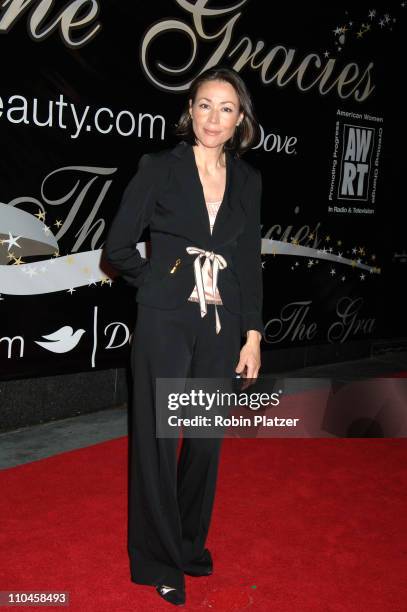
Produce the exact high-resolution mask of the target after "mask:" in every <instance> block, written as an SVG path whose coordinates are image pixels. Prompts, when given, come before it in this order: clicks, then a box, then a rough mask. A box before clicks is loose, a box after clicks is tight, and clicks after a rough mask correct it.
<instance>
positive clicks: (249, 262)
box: [104, 142, 264, 335]
mask: <svg viewBox="0 0 407 612" xmlns="http://www.w3.org/2000/svg"><path fill="white" fill-rule="evenodd" d="M261 192H262V180H261V174H260V171H259V170H258V169H256V168H254V167H253V166H251V165H250V164H248V163H247V162H245V161H243V160H242V159H239V158H236V157H234V156H233V155H232V154H231V153H230V152H229V151H227V152H226V189H225V195H224V198H223V201H222V203H221V205H220V208H219V211H218V214H217V216H216V220H215V224H214V227H213V233H212V234H211V232H210V226H209V217H208V212H207V209H206V204H205V197H204V192H203V188H202V183H201V180H200V177H199V172H198V167H197V165H196V161H195V156H194V152H193V148H192V146H191V145H189V144H187V143H186V142H181V143H179V144H178V145H176V146H175V147H174V148H172V149H164V150H161V151H158V152H156V153H149V154H144V155H143V156H142V157H141V159H140V161H139V165H138V170H137V173H136V174H135V176H134V177H133V178H132V179H131V181H130V182H129V184H128V186H127V188H126V190H125V192H124V195H123V198H122V201H121V204H120V208H119V210H118V212H117V214H116V216H115V218H114V220H113V223H112V225H111V228H110V230H109V232H108V236H107V240H106V243H105V248H104V252H105V257H106V260H107V261H108V262H109V263H110V264H111V265H112V266H113V267H114V268H115V269H116V270H117V271H118V272H119V273H120V275H121V276H122V277H123V278H124V279H125V280H126V281H127V282H128V283H129V284H130V285H132V286H133V287H137V288H138V291H137V296H136V300H137V302H139V303H142V304H146V305H149V306H154V307H156V308H163V309H172V308H176V307H177V306H178V305H180V304H182V303H183V302H185V301H186V300H187V299H188V297H189V295H190V293H191V292H192V290H193V288H194V285H195V277H194V268H193V263H194V259H195V258H196V255H190V254H188V253H187V251H186V247H187V246H196V247H198V248H202V249H205V250H207V251H214V252H215V253H219V254H220V255H222V256H223V257H224V258H225V259H226V262H227V267H226V268H224V269H222V270H219V272H218V283H217V285H218V290H219V293H220V296H221V299H222V303H223V305H224V306H225V308H226V309H227V310H230V311H231V312H233V313H237V314H240V315H241V332H242V335H244V334H245V332H246V331H247V330H249V329H256V330H258V331H260V332H261V333H263V329H264V326H263V320H262V302H263V284H262V266H261V232H260V229H261V227H260V204H261ZM147 226H149V229H150V236H151V247H152V254H151V257H150V258H148V259H145V258H143V257H141V255H140V253H139V251H138V250H137V248H136V244H137V242H138V241H139V239H140V236H141V234H142V232H143V231H144V229H145V228H146V227H147ZM177 259H180V262H179V263H178V265H177V266H176V269H175V271H174V272H173V273H171V272H170V271H171V269H173V267H174V265H175V263H176V260H177ZM202 262H203V259H201V263H202Z"/></svg>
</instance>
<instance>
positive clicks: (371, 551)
mask: <svg viewBox="0 0 407 612" xmlns="http://www.w3.org/2000/svg"><path fill="white" fill-rule="evenodd" d="M126 453H127V437H126V438H120V439H118V440H114V441H112V442H106V443H104V444H98V445H94V446H91V447H88V448H86V449H81V450H77V451H72V452H68V453H63V454H60V455H58V456H55V457H51V458H49V459H45V460H42V461H36V462H33V463H30V464H26V465H23V466H19V467H16V468H13V469H9V470H5V471H3V472H1V474H0V484H1V492H2V495H1V503H0V516H1V545H0V549H1V559H0V590H2V591H5V590H36V591H39V590H43V591H54V590H55V591H69V592H70V597H71V603H70V606H69V610H71V611H72V610H74V611H76V610H78V611H79V610H81V611H82V612H86V611H88V610H98V611H101V610H102V611H105V610H109V611H112V612H116V611H120V612H125V611H130V610H132V611H141V612H144V611H145V612H147V611H148V612H151V611H155V610H157V611H159V610H170V609H176V608H175V606H170V604H167V603H166V602H162V603H161V600H160V598H159V596H158V595H157V594H156V593H155V592H154V589H153V588H152V587H144V586H138V585H135V584H133V583H131V582H130V578H129V569H128V561H127V553H126V508H127V501H126V488H127V474H126V469H127V456H126ZM406 460H407V445H406V441H405V440H404V439H341V440H336V439H335V440H333V439H273V440H266V439H253V440H247V439H246V440H245V439H226V440H225V442H224V446H223V451H222V463H221V469H220V473H219V481H218V492H217V498H216V502H215V509H214V517H213V522H212V526H211V531H210V537H209V540H208V546H209V548H211V550H212V554H213V557H214V564H215V574H214V575H213V576H212V577H209V578H192V577H188V576H187V577H186V578H187V604H186V606H185V607H184V609H188V610H205V609H208V610H212V611H214V612H218V611H223V610H225V611H226V610H227V611H228V612H229V611H231V610H239V611H240V610H246V609H249V610H259V611H260V610H261V611H264V610H272V611H275V612H297V611H301V612H304V611H309V612H316V611H323V612H339V611H363V612H365V611H369V612H375V611H377V612H383V611H386V612H396V611H402V610H403V611H404V610H406V609H407V605H406V602H407V581H406V576H407V521H406V516H407V499H406V490H407V461H406ZM403 602H404V603H403ZM5 609H8V608H5ZM19 609H20V608H19ZM37 609H38V608H37ZM45 609H48V610H57V609H61V608H56V607H47V608H45Z"/></svg>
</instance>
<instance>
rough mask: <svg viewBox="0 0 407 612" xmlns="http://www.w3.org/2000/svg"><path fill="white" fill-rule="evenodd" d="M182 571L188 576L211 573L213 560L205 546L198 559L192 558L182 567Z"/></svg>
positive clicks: (208, 574)
mask: <svg viewBox="0 0 407 612" xmlns="http://www.w3.org/2000/svg"><path fill="white" fill-rule="evenodd" d="M184 573H185V574H188V576H210V575H211V574H212V573H213V561H212V556H211V553H210V552H209V550H208V549H207V548H205V550H204V551H203V553H202V556H201V557H200V558H199V559H194V561H191V562H190V563H188V565H187V566H186V567H184Z"/></svg>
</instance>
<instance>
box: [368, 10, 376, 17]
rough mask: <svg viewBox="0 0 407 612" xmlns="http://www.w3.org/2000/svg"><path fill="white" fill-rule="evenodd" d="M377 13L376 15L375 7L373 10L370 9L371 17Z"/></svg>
mask: <svg viewBox="0 0 407 612" xmlns="http://www.w3.org/2000/svg"><path fill="white" fill-rule="evenodd" d="M375 15H376V11H375V9H372V10H371V11H369V19H373V17H374V16H375Z"/></svg>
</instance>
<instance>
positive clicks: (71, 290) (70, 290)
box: [67, 287, 76, 295]
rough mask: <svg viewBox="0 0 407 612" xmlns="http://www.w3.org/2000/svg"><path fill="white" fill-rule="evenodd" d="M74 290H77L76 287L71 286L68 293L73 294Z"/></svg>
mask: <svg viewBox="0 0 407 612" xmlns="http://www.w3.org/2000/svg"><path fill="white" fill-rule="evenodd" d="M74 291H76V289H74V288H73V287H70V289H68V290H67V293H70V294H71V295H72V293H73V292H74Z"/></svg>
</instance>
